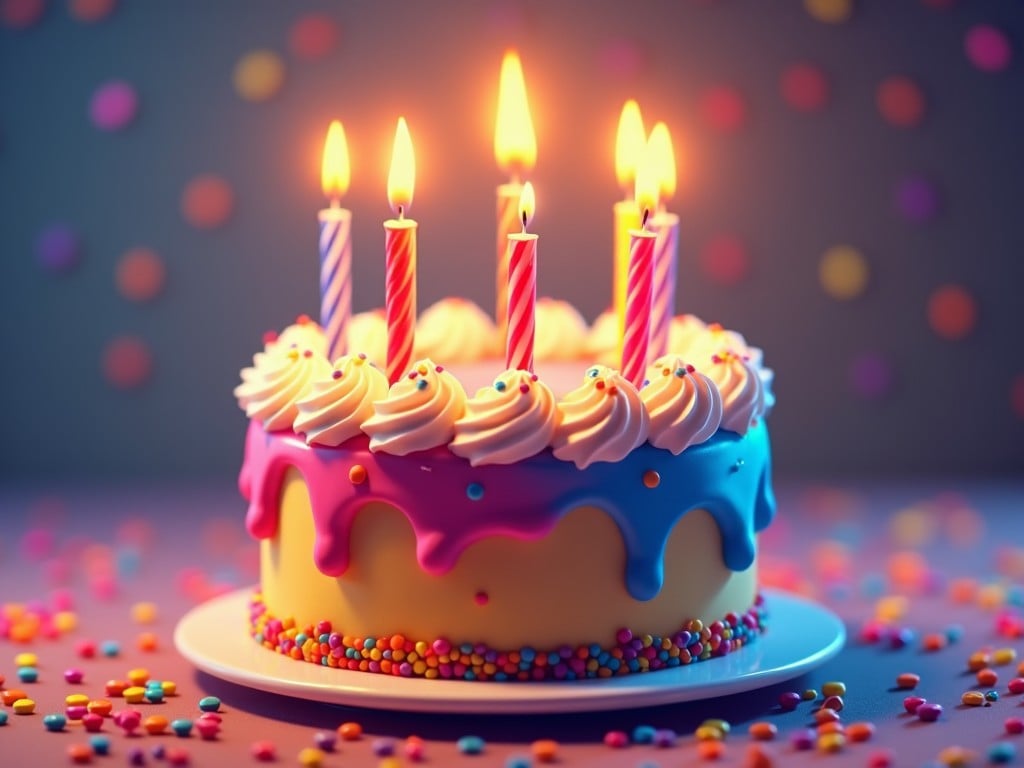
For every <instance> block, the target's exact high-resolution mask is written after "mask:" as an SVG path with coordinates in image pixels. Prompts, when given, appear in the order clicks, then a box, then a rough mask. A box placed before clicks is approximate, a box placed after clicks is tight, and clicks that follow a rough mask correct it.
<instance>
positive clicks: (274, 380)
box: [235, 342, 331, 431]
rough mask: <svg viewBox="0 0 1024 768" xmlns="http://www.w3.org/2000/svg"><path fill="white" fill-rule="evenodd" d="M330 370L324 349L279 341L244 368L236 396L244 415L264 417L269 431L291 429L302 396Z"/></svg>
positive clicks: (265, 425) (263, 421) (261, 418)
mask: <svg viewBox="0 0 1024 768" xmlns="http://www.w3.org/2000/svg"><path fill="white" fill-rule="evenodd" d="M268 346H269V344H268ZM330 371H331V365H330V363H328V362H327V358H325V357H324V355H323V353H322V352H320V351H317V350H315V349H312V348H306V349H303V348H301V347H299V346H296V345H295V344H293V343H292V342H289V343H288V347H286V348H285V347H282V346H281V344H280V343H278V344H277V345H276V346H275V347H272V348H271V349H270V350H269V351H264V353H263V354H261V355H257V356H256V358H254V365H253V367H251V368H247V369H245V370H244V371H242V383H241V384H239V385H238V386H237V387H235V397H236V398H238V405H239V406H240V407H241V408H242V410H244V411H245V415H246V416H248V417H249V418H250V419H258V420H259V421H261V422H262V423H263V428H264V429H266V430H267V431H273V430H278V429H291V427H292V424H293V423H294V421H295V417H296V416H297V415H298V402H299V400H301V399H302V398H303V397H305V396H306V395H307V394H308V393H309V391H310V388H311V386H312V383H313V381H314V380H316V379H318V378H322V377H323V376H326V375H329V374H330Z"/></svg>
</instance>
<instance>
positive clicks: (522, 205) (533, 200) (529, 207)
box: [519, 181, 537, 232]
mask: <svg viewBox="0 0 1024 768" xmlns="http://www.w3.org/2000/svg"><path fill="white" fill-rule="evenodd" d="M536 210H537V196H536V195H535V194H534V191H533V184H532V183H531V182H529V181H528V182H526V183H525V184H523V191H522V192H520V193H519V220H520V221H522V222H523V232H525V231H526V228H527V227H528V226H530V222H531V221H533V214H534V213H535V212H536Z"/></svg>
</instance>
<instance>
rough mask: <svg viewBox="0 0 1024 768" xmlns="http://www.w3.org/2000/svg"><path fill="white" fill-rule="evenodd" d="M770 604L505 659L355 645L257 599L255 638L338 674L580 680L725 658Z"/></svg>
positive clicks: (422, 644)
mask: <svg viewBox="0 0 1024 768" xmlns="http://www.w3.org/2000/svg"><path fill="white" fill-rule="evenodd" d="M766 616H767V613H766V611H765V608H764V599H763V597H762V596H761V595H758V596H757V599H756V600H755V601H754V605H753V606H752V607H751V608H750V610H748V611H747V612H746V613H744V614H743V615H736V614H734V613H730V614H727V615H726V616H725V617H724V618H723V619H720V620H718V621H713V622H711V623H710V624H705V623H704V622H703V621H701V620H700V619H692V620H690V621H687V622H684V624H683V629H680V630H679V631H678V632H676V633H675V634H674V635H671V636H660V635H638V634H634V633H633V632H632V631H630V630H629V629H620V630H619V631H618V632H617V633H616V637H615V642H614V644H613V645H611V646H609V647H604V646H601V645H600V644H598V643H592V644H590V645H580V646H577V647H575V648H573V647H572V646H570V645H564V646H561V647H560V648H557V649H555V650H546V651H545V650H541V651H538V650H536V649H534V648H531V647H528V646H527V647H523V648H519V649H517V650H513V651H501V650H496V649H493V648H490V647H488V646H486V645H483V644H480V643H477V644H473V643H463V644H461V645H453V644H452V643H451V642H449V641H448V640H445V639H443V638H438V639H436V640H434V641H432V642H427V641H424V640H412V639H409V638H406V637H404V636H402V635H390V636H382V637H350V636H347V635H342V634H340V633H338V632H335V631H334V630H333V628H332V626H331V623H330V622H328V621H321V622H319V623H317V624H316V626H306V627H301V628H300V627H298V626H296V624H295V621H294V619H290V618H289V619H279V618H276V617H274V616H272V615H271V614H270V612H269V611H268V610H267V607H266V605H265V604H264V603H263V596H262V595H261V594H260V593H259V592H256V593H255V594H254V595H253V597H252V600H251V601H250V603H249V622H250V626H249V631H250V634H251V635H252V637H253V638H254V639H255V640H256V642H258V643H260V645H262V646H264V647H265V648H268V649H270V650H272V651H276V652H277V653H281V654H284V655H286V656H290V657H291V658H293V659H295V660H297V661H306V662H309V663H311V664H320V665H322V666H325V667H334V668H337V669H350V670H354V671H360V672H373V673H376V674H385V675H395V676H399V677H421V678H427V679H438V678H440V679H445V680H493V681H515V680H520V681H528V680H580V679H586V678H607V677H618V676H621V675H628V674H632V673H637V672H653V671H655V670H658V669H667V668H671V667H678V666H684V665H686V664H691V663H693V662H696V661H703V660H705V659H709V658H714V657H716V656H725V655H726V654H728V653H732V652H734V651H736V650H738V649H740V648H742V647H743V646H744V645H748V644H750V643H751V642H753V641H754V640H756V639H757V637H758V635H760V634H761V633H762V632H764V631H765V626H766V625H765V619H766Z"/></svg>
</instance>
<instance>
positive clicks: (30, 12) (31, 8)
mask: <svg viewBox="0 0 1024 768" xmlns="http://www.w3.org/2000/svg"><path fill="white" fill-rule="evenodd" d="M45 12H46V2H45V0H0V23H3V25H4V26H5V27H10V28H11V29H27V28H28V27H31V26H32V25H33V24H35V23H36V22H38V21H39V20H40V19H41V18H42V17H43V14H44V13H45Z"/></svg>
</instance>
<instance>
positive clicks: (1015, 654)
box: [0, 482, 1024, 767]
mask: <svg viewBox="0 0 1024 768" xmlns="http://www.w3.org/2000/svg"><path fill="white" fill-rule="evenodd" d="M778 491H779V515H778V518H777V520H776V522H775V523H774V524H773V525H772V526H771V528H770V529H769V530H768V531H766V532H765V533H764V534H763V535H762V537H761V551H762V554H761V559H760V564H759V567H760V578H761V581H762V583H763V584H764V585H766V586H770V587H772V588H773V589H783V590H790V591H793V592H797V593H800V594H802V595H805V596H809V597H812V598H813V599H815V600H816V601H819V602H820V603H821V604H823V605H825V606H827V607H828V608H829V609H830V610H832V611H834V612H835V613H836V614H838V615H839V616H840V617H841V618H842V620H843V621H844V623H845V624H846V628H847V635H848V640H847V644H846V647H845V648H844V649H843V651H842V652H841V653H840V654H839V655H838V656H837V657H835V658H834V659H832V660H830V661H828V662H827V663H825V664H824V665H823V666H821V667H820V668H818V669H816V670H814V671H813V672H810V673H807V674H805V675H803V676H802V677H798V678H796V679H794V680H790V681H786V682H784V683H781V684H776V685H772V686H769V687H766V688H761V689H757V690H753V691H748V692H745V693H741V694H735V695H732V696H727V697H721V698H716V699H710V700H703V701H697V702H688V703H683V704H676V705H669V706H661V707H652V708H645V709H633V710H628V711H613V712H601V713H577V714H564V715H543V716H540V715H534V716H525V715H518V716H509V715H502V716H482V715H451V714H422V713H420V714H416V713H403V712H388V711H374V710H370V709H361V708H355V707H341V706H335V705H327V704H319V703H316V702H311V701H305V700H300V699H294V698H288V697H283V696H279V695H273V694H269V693H263V692H260V691H256V690H252V689H248V688H245V687H241V686H238V685H234V684H232V683H228V682H225V681H222V680H220V679H218V678H216V677H213V676H210V675H207V674H205V673H202V672H199V671H197V670H196V669H195V668H194V667H192V666H191V665H190V664H189V662H188V661H187V660H186V659H184V658H183V657H182V656H181V655H180V654H179V653H178V652H177V651H176V650H175V648H174V645H173V642H172V635H173V632H174V628H175V626H176V624H177V622H178V621H179V620H180V619H181V617H182V616H183V615H185V614H186V613H187V612H188V611H189V610H190V609H191V608H192V607H194V606H195V605H196V604H198V603H200V602H202V601H205V600H208V599H211V598H213V597H215V596H217V595H221V594H224V593H226V592H229V591H234V590H237V589H240V588H243V587H245V586H247V585H250V584H254V583H255V582H256V580H257V570H258V556H257V548H256V544H255V542H253V541H252V540H250V539H249V537H248V535H247V534H246V533H245V529H244V525H243V517H244V511H245V506H244V502H243V501H242V500H241V499H240V498H239V497H238V496H237V493H236V491H235V489H234V488H233V487H232V485H231V484H230V483H229V482H224V483H218V484H210V485H178V486H169V485H164V486H135V487H124V486H122V487H115V486H111V485H105V486H88V485H80V486H68V487H61V488H47V489H40V488H29V487H27V486H17V487H5V488H0V604H2V613H0V677H2V678H4V681H3V682H2V683H0V688H3V689H6V690H11V689H20V690H22V691H24V693H25V694H27V697H29V698H31V699H32V700H33V701H35V703H36V706H35V712H34V714H31V715H19V714H16V713H15V711H14V707H13V705H7V704H5V705H3V706H0V719H2V718H3V714H2V713H6V714H7V719H6V724H5V725H3V726H2V727H0V754H2V755H3V756H4V758H5V760H4V762H5V764H11V765H14V764H17V759H21V760H22V761H27V764H30V765H38V764H45V765H53V764H61V763H67V762H69V760H71V757H70V756H69V750H72V749H73V748H74V746H75V745H88V744H89V739H90V737H91V736H92V735H93V734H89V733H86V732H85V729H84V727H83V725H82V724H81V723H80V722H78V721H70V722H68V723H67V724H66V725H65V726H64V727H63V728H62V729H61V730H59V731H53V732H51V731H49V730H47V727H46V725H45V724H44V722H43V720H44V717H45V716H46V715H48V714H57V713H63V712H64V711H65V708H66V703H65V697H66V696H68V695H69V694H75V693H80V694H84V695H85V696H87V697H88V698H89V699H93V700H95V699H100V698H108V699H110V700H111V701H112V702H113V708H114V710H115V711H117V710H119V709H122V708H124V707H126V706H128V705H126V704H125V703H124V701H123V700H122V699H119V698H116V697H109V696H107V695H106V694H105V684H106V682H107V681H108V680H126V679H127V678H128V677H129V673H130V672H132V671H138V670H144V671H145V672H148V676H149V677H150V678H152V679H157V680H161V681H171V682H173V683H174V684H175V686H176V691H175V693H174V695H168V696H166V697H165V698H164V699H163V701H162V702H159V703H141V704H137V705H132V706H133V707H134V708H136V709H139V710H140V711H141V713H142V715H143V717H146V718H148V717H151V716H153V715H158V716H163V717H165V718H166V719H167V720H168V721H173V720H177V719H185V720H191V721H193V722H194V723H196V722H198V718H199V717H200V715H201V714H202V712H201V711H200V708H199V701H200V699H202V698H204V697H208V696H215V697H217V698H218V699H220V701H221V706H220V712H219V715H220V717H221V722H220V729H219V732H218V733H217V734H216V735H215V737H214V738H213V739H209V740H207V739H205V738H203V737H202V735H201V734H200V733H198V732H197V729H196V728H194V729H193V730H192V732H191V734H190V735H189V736H188V737H185V738H179V737H178V736H176V735H175V734H174V733H173V732H172V731H171V730H170V729H169V728H168V729H167V731H166V732H165V733H164V734H161V735H150V734H148V733H145V731H143V730H141V729H140V732H139V733H138V734H137V735H135V736H132V737H128V736H126V735H125V733H124V731H123V730H122V729H121V728H119V727H118V726H117V725H115V724H114V723H113V722H112V719H110V718H106V719H104V721H103V724H102V728H101V731H100V733H101V734H103V735H106V736H108V737H109V741H110V747H109V753H110V755H109V756H108V757H104V756H93V757H92V758H91V760H92V762H93V763H94V764H100V765H102V764H104V763H110V764H114V763H122V764H123V763H126V762H130V761H131V760H132V759H133V758H134V760H135V761H136V763H137V764H142V761H145V763H146V764H151V765H152V764H158V762H159V761H164V762H165V764H168V763H170V764H175V763H176V764H186V763H187V764H190V765H197V766H201V765H218V766H224V765H253V764H257V757H256V756H255V755H254V753H253V749H254V745H255V744H257V743H259V742H263V743H264V744H263V748H264V749H265V750H267V754H268V755H269V752H270V751H271V750H272V751H273V753H274V754H275V755H276V761H277V762H278V763H280V764H285V765H288V764H291V765H298V764H301V763H302V761H305V763H306V764H310V765H312V764H322V765H323V766H325V767H329V766H355V765H368V766H378V765H379V766H398V765H410V764H413V763H415V762H420V761H422V762H424V763H425V764H432V765H444V766H461V765H466V766H471V765H496V766H508V767H512V766H529V765H540V764H543V763H544V762H548V761H552V760H553V761H556V762H557V764H559V765H567V766H568V765H580V766H584V765H585V766H648V767H653V766H671V765H686V764H691V763H697V764H700V763H702V762H703V761H704V760H710V759H712V758H713V757H714V759H716V760H717V761H718V762H719V763H720V764H724V765H761V766H768V765H787V766H790V765H793V766H799V765H820V764H825V765H835V766H837V767H838V766H847V765H857V766H864V765H877V766H882V765H887V764H891V765H913V766H920V765H927V764H930V763H932V762H937V763H939V764H946V765H967V764H977V765H982V764H987V763H995V762H1009V761H1013V760H1015V759H1016V757H1015V755H1016V754H1017V753H1020V752H1022V751H1024V735H1018V734H1016V733H1013V731H1014V730H1021V729H1024V722H1022V720H1024V706H1022V705H1024V696H1022V695H1019V694H1018V693H1014V692H1013V691H1018V690H1020V687H1022V686H1024V683H1013V682H1012V681H1014V680H1015V679H1017V678H1022V677H1024V664H1022V662H1021V658H1024V640H1022V638H1024V484H1021V483H1011V482H1003V483H982V482H972V483H962V484H956V483H950V482H917V483H899V484H893V483H878V482H871V483H868V482H863V483H857V482H844V483H841V484H835V483H832V484H826V483H809V482H784V483H781V484H780V487H779V489H778ZM238 635H239V643H240V644H244V643H248V642H251V640H250V639H249V638H248V637H247V636H246V633H245V628H244V627H243V626H240V627H239V628H238ZM771 641H772V638H771V629H769V633H768V635H766V637H765V638H764V639H763V640H762V642H771ZM90 648H91V649H93V651H94V653H93V654H92V657H91V658H86V656H88V652H89V650H90ZM25 653H28V654H34V655H35V656H36V660H35V662H36V663H35V665H34V667H33V668H34V669H35V671H36V674H37V680H36V681H34V682H33V681H31V678H32V676H33V673H32V669H29V670H27V671H26V670H23V669H21V668H20V667H19V666H18V663H19V662H26V661H31V659H26V658H21V659H18V658H17V657H18V656H19V654H25ZM710 663H715V662H714V661H712V662H710ZM971 667H974V668H973V669H972V668H971ZM982 668H984V670H985V671H982ZM67 672H70V673H71V679H72V680H74V679H75V673H76V672H77V673H80V674H81V675H82V680H81V682H77V683H74V682H68V681H67V680H66V678H65V675H66V673H67ZM140 674H143V675H144V673H140ZM342 674H344V673H342ZM654 674H657V673H654ZM904 674H912V675H916V676H918V677H919V682H917V684H916V687H914V688H913V689H912V690H911V689H902V688H900V687H899V685H898V684H897V678H898V677H899V676H900V675H904ZM23 675H24V676H25V679H24V680H22V677H21V676H23ZM827 683H842V684H844V685H845V688H846V691H845V693H844V694H843V695H842V700H843V701H842V705H843V708H842V710H841V712H840V713H839V715H840V723H841V724H842V726H843V728H841V729H840V728H837V727H836V726H826V727H825V730H830V729H831V730H836V731H841V730H843V729H845V741H844V740H843V739H839V738H835V737H833V738H831V739H829V738H826V739H825V740H823V741H822V740H820V736H821V735H822V734H820V733H819V732H818V731H817V730H816V726H817V721H816V716H815V713H816V711H817V710H819V709H820V708H821V705H822V702H823V696H822V691H823V689H825V688H826V684H827ZM438 684H439V685H443V684H444V683H443V682H440V683H438ZM809 689H813V690H814V691H816V692H817V694H818V695H817V697H816V698H815V699H814V700H812V701H802V702H801V703H800V704H798V705H797V706H796V708H795V709H793V710H792V711H785V710H784V709H783V708H782V707H781V706H780V704H779V698H780V695H782V694H784V693H787V692H798V693H802V692H804V691H807V690H809ZM829 690H831V688H829ZM968 691H977V692H979V694H981V695H982V700H983V701H984V704H982V705H980V706H971V705H969V704H966V703H964V702H963V694H964V693H965V692H968ZM986 694H987V696H988V698H985V695H986ZM908 696H920V697H922V698H924V699H927V700H928V701H929V702H932V703H938V704H940V705H941V706H942V713H941V715H940V716H939V717H938V719H937V720H935V721H934V722H926V721H924V720H922V719H920V718H919V717H917V716H916V715H912V714H910V713H908V712H907V711H906V709H905V707H904V699H905V698H906V697H908ZM709 718H717V719H722V720H725V721H727V722H728V723H729V724H730V725H731V729H730V732H729V733H728V734H727V735H726V736H725V738H724V740H723V741H722V742H721V747H719V748H714V747H707V746H702V745H701V742H700V740H699V739H698V738H697V736H696V733H695V732H696V730H697V728H698V727H699V726H700V725H701V724H702V723H704V722H705V721H706V720H707V719H709ZM48 722H51V724H52V720H51V721H48ZM343 723H357V724H358V725H359V726H360V727H361V731H362V737H361V738H359V739H357V740H352V741H349V740H342V739H340V738H336V737H337V733H338V730H337V729H338V728H339V726H340V725H342V724H343ZM854 723H858V724H861V725H857V726H854ZM863 723H870V726H865V725H862V724H863ZM642 726H650V727H651V728H653V729H656V730H658V731H659V732H660V733H659V739H658V742H659V743H658V744H657V745H656V744H651V743H647V744H644V743H636V742H635V741H633V739H632V737H633V736H641V737H642V734H643V733H644V732H646V733H650V729H645V728H643V727H642ZM1018 726H1019V728H1018ZM638 727H639V729H638ZM349 728H352V726H349ZM615 731H618V732H623V733H625V734H626V735H627V736H629V737H630V741H631V742H632V743H630V744H628V746H624V747H611V746H608V745H607V744H605V737H606V735H607V734H608V733H609V732H615ZM467 736H473V737H477V739H475V740H469V741H467V740H465V738H464V737H467ZM410 737H416V738H413V739H410ZM758 737H761V738H758ZM332 741H333V742H334V744H333V746H332V744H331V742H332ZM467 747H473V748H474V749H481V751H479V753H478V754H467V753H466V749H467ZM803 747H809V748H807V749H803ZM325 748H329V749H325ZM312 749H320V751H319V752H312V751H309V750H312ZM304 750H306V751H304ZM712 751H717V752H719V754H717V756H715V755H712V754H710V753H711V752H712ZM86 753H87V750H83V753H82V754H83V757H82V759H83V760H84V759H86V756H87V755H86ZM300 753H301V754H300ZM318 761H319V762H318Z"/></svg>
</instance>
